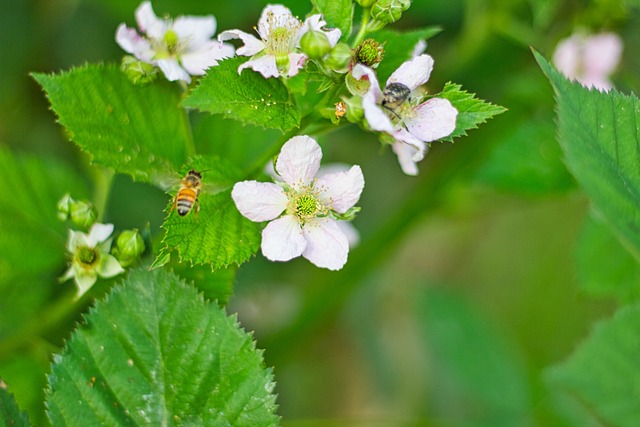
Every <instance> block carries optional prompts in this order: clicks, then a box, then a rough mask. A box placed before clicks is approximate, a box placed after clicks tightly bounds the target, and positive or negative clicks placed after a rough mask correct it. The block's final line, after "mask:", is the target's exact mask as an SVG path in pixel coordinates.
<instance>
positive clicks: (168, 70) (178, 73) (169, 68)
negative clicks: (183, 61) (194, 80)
mask: <svg viewBox="0 0 640 427" xmlns="http://www.w3.org/2000/svg"><path fill="white" fill-rule="evenodd" d="M155 63H156V64H157V65H158V67H159V68H160V69H161V70H162V72H163V73H164V75H165V77H166V78H167V80H169V81H171V82H173V81H176V80H183V81H185V82H187V83H191V76H189V73H187V72H186V71H185V69H184V68H182V67H181V66H180V64H179V63H178V61H177V60H176V59H159V60H157V61H155Z"/></svg>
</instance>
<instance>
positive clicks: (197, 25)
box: [172, 15, 216, 46]
mask: <svg viewBox="0 0 640 427" xmlns="http://www.w3.org/2000/svg"><path fill="white" fill-rule="evenodd" d="M172 29H173V31H175V32H176V34H177V35H178V38H179V39H180V40H184V41H186V42H188V43H189V44H190V45H191V46H198V45H201V44H203V43H206V42H207V41H209V40H210V39H211V37H213V35H214V34H215V32H216V18H215V17H213V15H207V16H180V17H178V18H176V20H175V21H173V26H172Z"/></svg>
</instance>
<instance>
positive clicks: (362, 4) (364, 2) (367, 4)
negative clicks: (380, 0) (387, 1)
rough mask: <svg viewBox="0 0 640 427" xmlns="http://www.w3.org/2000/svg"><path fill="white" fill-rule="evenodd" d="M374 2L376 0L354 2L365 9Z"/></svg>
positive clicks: (357, 0)
mask: <svg viewBox="0 0 640 427" xmlns="http://www.w3.org/2000/svg"><path fill="white" fill-rule="evenodd" d="M375 2H376V0H356V3H358V4H359V5H360V6H362V7H363V8H365V9H369V8H370V7H371V6H373V4H374V3H375Z"/></svg>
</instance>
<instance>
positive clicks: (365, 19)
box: [351, 9, 370, 47]
mask: <svg viewBox="0 0 640 427" xmlns="http://www.w3.org/2000/svg"><path fill="white" fill-rule="evenodd" d="M369 16H370V13H369V9H364V10H363V11H362V21H361V22H360V29H358V34H356V38H355V39H354V40H353V44H352V45H351V46H352V47H356V46H358V45H359V44H360V43H362V40H364V37H365V36H366V35H367V25H368V24H369Z"/></svg>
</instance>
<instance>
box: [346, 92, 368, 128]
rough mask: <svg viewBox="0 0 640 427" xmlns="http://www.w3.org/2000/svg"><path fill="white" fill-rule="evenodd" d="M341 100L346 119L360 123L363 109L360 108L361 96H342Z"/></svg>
mask: <svg viewBox="0 0 640 427" xmlns="http://www.w3.org/2000/svg"><path fill="white" fill-rule="evenodd" d="M342 102H344V104H345V105H346V108H345V109H346V110H347V120H348V121H349V122H351V123H360V122H361V121H362V119H364V109H363V108H362V97H360V96H353V97H351V98H346V97H343V98H342Z"/></svg>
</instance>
